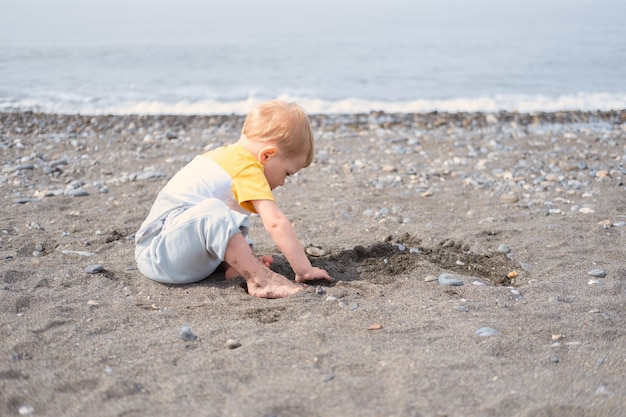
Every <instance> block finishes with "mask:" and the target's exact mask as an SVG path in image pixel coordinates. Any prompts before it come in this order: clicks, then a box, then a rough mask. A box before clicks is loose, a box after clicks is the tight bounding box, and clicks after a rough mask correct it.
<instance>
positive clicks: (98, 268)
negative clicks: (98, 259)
mask: <svg viewBox="0 0 626 417" xmlns="http://www.w3.org/2000/svg"><path fill="white" fill-rule="evenodd" d="M102 271H104V266H102V265H99V264H96V265H89V266H87V267H86V268H85V272H86V273H88V274H97V273H99V272H102Z"/></svg>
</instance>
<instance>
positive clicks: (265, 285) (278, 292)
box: [246, 268, 306, 298]
mask: <svg viewBox="0 0 626 417" xmlns="http://www.w3.org/2000/svg"><path fill="white" fill-rule="evenodd" d="M246 284H247V286H248V294H250V295H253V296H255V297H258V298H285V297H289V296H291V295H294V294H296V293H298V292H300V291H303V290H304V289H305V288H306V285H302V284H296V283H295V282H293V281H290V280H288V279H287V278H285V277H284V276H282V275H280V274H277V273H276V272H274V271H272V270H270V269H267V268H266V271H264V273H263V275H262V276H261V277H254V278H252V277H250V278H249V279H247V280H246Z"/></svg>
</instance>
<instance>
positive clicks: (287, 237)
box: [252, 200, 333, 282]
mask: <svg viewBox="0 0 626 417" xmlns="http://www.w3.org/2000/svg"><path fill="white" fill-rule="evenodd" d="M252 204H253V205H254V208H255V210H256V212H257V213H258V214H259V216H260V217H261V221H262V222H263V226H264V227H265V230H267V232H268V233H269V235H270V237H271V238H272V240H273V241H274V243H275V244H276V246H277V247H278V249H279V250H280V251H281V252H282V254H283V255H285V258H287V261H288V262H289V265H291V268H292V269H293V270H294V272H295V273H296V281H298V282H304V281H311V280H314V279H326V280H328V281H332V280H333V279H332V278H331V277H330V275H328V272H326V271H325V270H323V269H320V268H316V267H313V266H312V265H311V262H309V259H308V258H307V257H306V255H305V253H304V251H303V250H302V247H301V246H300V241H299V240H298V236H297V235H296V231H295V230H294V229H293V227H292V226H291V222H290V221H289V219H288V218H287V216H285V214H284V213H283V212H282V211H281V210H280V209H279V208H278V205H277V204H276V202H274V201H272V200H254V201H252Z"/></svg>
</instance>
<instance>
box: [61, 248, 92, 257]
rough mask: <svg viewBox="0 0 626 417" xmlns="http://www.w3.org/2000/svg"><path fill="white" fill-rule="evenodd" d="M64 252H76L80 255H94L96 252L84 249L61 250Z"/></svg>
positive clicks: (65, 253) (67, 253)
mask: <svg viewBox="0 0 626 417" xmlns="http://www.w3.org/2000/svg"><path fill="white" fill-rule="evenodd" d="M61 253H62V254H64V255H69V254H75V255H80V256H93V255H95V253H93V252H87V251H82V250H67V249H66V250H63V251H61Z"/></svg>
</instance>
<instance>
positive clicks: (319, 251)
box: [306, 246, 326, 257]
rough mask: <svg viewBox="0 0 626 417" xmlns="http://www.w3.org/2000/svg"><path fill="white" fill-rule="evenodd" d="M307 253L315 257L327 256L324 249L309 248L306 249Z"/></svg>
mask: <svg viewBox="0 0 626 417" xmlns="http://www.w3.org/2000/svg"><path fill="white" fill-rule="evenodd" d="M306 253H308V254H309V255H311V256H315V257H320V256H324V255H326V251H325V250H324V249H322V248H318V247H316V246H309V247H308V248H306Z"/></svg>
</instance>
